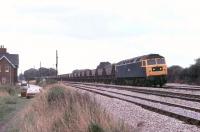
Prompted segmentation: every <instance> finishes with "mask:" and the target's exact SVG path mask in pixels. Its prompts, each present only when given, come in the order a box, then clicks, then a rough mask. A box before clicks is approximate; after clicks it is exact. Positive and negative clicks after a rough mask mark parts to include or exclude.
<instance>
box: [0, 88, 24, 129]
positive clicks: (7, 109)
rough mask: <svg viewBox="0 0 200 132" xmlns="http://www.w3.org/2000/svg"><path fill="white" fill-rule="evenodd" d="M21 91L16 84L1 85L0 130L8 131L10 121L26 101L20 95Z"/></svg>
mask: <svg viewBox="0 0 200 132" xmlns="http://www.w3.org/2000/svg"><path fill="white" fill-rule="evenodd" d="M19 92H20V90H19V88H18V87H15V86H9V85H7V86H0V131H6V128H7V127H8V126H9V125H8V124H9V123H8V122H9V121H10V120H11V119H12V117H13V116H14V115H15V113H16V112H17V111H18V110H19V109H21V108H22V107H23V106H24V104H25V102H26V100H25V99H22V98H19V97H18V94H19Z"/></svg>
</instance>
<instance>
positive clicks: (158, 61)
mask: <svg viewBox="0 0 200 132" xmlns="http://www.w3.org/2000/svg"><path fill="white" fill-rule="evenodd" d="M156 61H157V64H165V59H164V58H158V59H156Z"/></svg>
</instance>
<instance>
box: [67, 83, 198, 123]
mask: <svg viewBox="0 0 200 132" xmlns="http://www.w3.org/2000/svg"><path fill="white" fill-rule="evenodd" d="M66 85H70V86H72V87H74V88H77V89H81V90H85V91H89V92H92V93H96V94H100V95H103V96H107V97H110V98H116V99H119V100H122V101H126V102H129V103H133V104H135V105H138V106H141V107H142V108H145V109H147V110H150V111H153V112H156V113H160V114H163V115H166V116H169V117H173V118H176V119H178V120H181V121H184V122H186V123H188V124H192V125H197V126H200V109H199V108H195V107H189V106H185V105H180V104H176V103H169V102H164V101H158V100H153V99H148V98H144V97H138V96H133V95H130V94H124V93H122V92H116V91H112V90H108V89H106V88H108V87H105V86H104V87H103V86H101V87H100V86H99V84H98V85H96V84H90V85H88V84H80V83H79V84H77V83H69V82H68V83H66ZM109 88H113V89H114V87H111V86H109ZM116 89H118V90H122V89H119V88H116ZM123 90H126V89H123ZM131 92H135V91H131ZM137 92H138V93H140V92H139V91H136V93H137ZM141 92H142V93H143V94H144V90H142V91H141ZM156 92H157V91H156ZM169 93H170V92H168V93H164V94H169ZM146 94H151V93H150V92H149V91H148V92H146ZM152 94H153V95H155V93H152ZM159 94H160V93H157V96H164V94H161V95H159ZM165 96H167V95H165ZM172 96H174V97H172ZM167 97H170V98H179V99H183V100H190V101H197V102H199V100H200V96H196V95H195V96H189V95H188V94H187V97H185V98H184V94H183V95H180V94H179V95H177V96H176V97H175V94H172V95H171V96H170V95H168V96H167ZM166 108H168V109H166ZM174 109H176V110H177V109H178V112H177V111H176V110H174ZM180 111H182V112H180ZM194 115H196V116H194Z"/></svg>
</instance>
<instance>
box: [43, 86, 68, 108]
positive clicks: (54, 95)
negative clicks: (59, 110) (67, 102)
mask: <svg viewBox="0 0 200 132" xmlns="http://www.w3.org/2000/svg"><path fill="white" fill-rule="evenodd" d="M64 98H65V91H64V89H63V88H61V87H54V88H52V89H50V90H49V92H48V96H47V100H48V103H49V104H51V103H53V102H55V101H59V100H61V99H64Z"/></svg>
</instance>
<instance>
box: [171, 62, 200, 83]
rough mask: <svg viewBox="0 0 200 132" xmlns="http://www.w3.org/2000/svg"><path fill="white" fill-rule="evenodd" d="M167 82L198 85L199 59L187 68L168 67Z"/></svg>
mask: <svg viewBox="0 0 200 132" xmlns="http://www.w3.org/2000/svg"><path fill="white" fill-rule="evenodd" d="M168 82H173V83H189V84H200V58H198V59H196V60H195V63H194V64H193V65H191V66H190V67H187V68H183V67H181V66H178V65H174V66H171V67H169V68H168Z"/></svg>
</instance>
